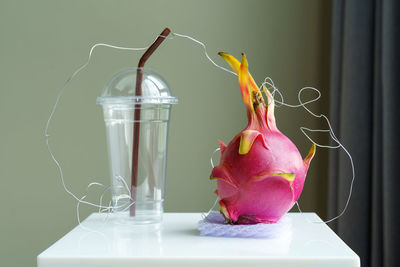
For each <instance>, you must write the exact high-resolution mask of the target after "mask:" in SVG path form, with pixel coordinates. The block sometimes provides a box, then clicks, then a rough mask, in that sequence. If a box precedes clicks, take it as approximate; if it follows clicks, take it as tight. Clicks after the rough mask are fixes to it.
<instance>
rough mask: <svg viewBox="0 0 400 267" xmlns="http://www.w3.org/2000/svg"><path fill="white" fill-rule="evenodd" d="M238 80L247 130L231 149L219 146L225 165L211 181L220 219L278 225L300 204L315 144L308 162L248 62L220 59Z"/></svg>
mask: <svg viewBox="0 0 400 267" xmlns="http://www.w3.org/2000/svg"><path fill="white" fill-rule="evenodd" d="M219 55H220V56H222V57H223V58H224V59H225V60H226V61H227V62H228V63H229V65H230V66H231V67H232V69H233V70H234V71H235V72H236V73H237V74H238V77H239V86H240V89H241V93H242V97H243V102H244V103H245V105H246V109H247V117H248V125H247V127H246V128H245V129H244V130H243V131H241V132H240V133H239V134H238V135H236V136H235V137H234V138H233V139H232V141H231V142H230V143H229V144H228V145H227V146H226V145H225V144H224V143H223V142H222V141H219V143H220V150H221V160H220V163H219V165H218V166H215V167H214V168H213V170H212V173H211V176H210V179H217V186H218V190H216V194H217V195H218V197H219V199H220V201H219V204H220V206H221V213H222V214H223V215H224V217H225V218H226V220H227V222H229V223H235V224H254V223H275V222H277V221H278V220H279V219H280V218H281V217H282V216H283V215H284V214H285V213H286V212H288V211H289V210H290V209H291V208H292V207H293V205H294V204H295V202H296V201H297V199H298V198H299V196H300V194H301V191H302V190H303V185H304V181H305V177H306V174H307V170H308V168H309V165H310V161H311V159H312V158H313V156H314V154H315V145H314V144H313V145H312V147H311V149H310V152H309V153H308V155H307V157H306V158H305V159H304V160H303V159H302V158H301V155H300V153H299V151H298V149H297V147H296V146H295V145H294V144H293V143H292V141H290V139H289V138H287V137H286V136H285V135H283V134H282V133H281V132H280V131H279V130H278V128H277V127H276V123H275V116H274V100H273V97H272V95H271V94H270V92H269V91H268V90H266V89H265V88H264V87H263V92H264V94H265V95H266V96H267V102H265V101H264V99H263V96H262V93H261V91H260V90H259V88H258V87H257V85H256V83H255V82H254V80H253V78H252V77H251V75H250V73H249V72H248V69H247V68H248V63H247V59H246V56H245V55H244V54H242V62H239V61H238V60H237V59H235V58H234V57H233V56H231V55H229V54H226V53H219Z"/></svg>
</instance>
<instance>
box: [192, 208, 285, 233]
mask: <svg viewBox="0 0 400 267" xmlns="http://www.w3.org/2000/svg"><path fill="white" fill-rule="evenodd" d="M291 225H292V223H291V219H290V218H289V217H288V216H287V215H285V216H283V217H282V218H281V219H280V220H279V222H277V223H272V224H265V223H258V224H248V225H231V224H226V223H225V219H224V217H223V216H222V215H221V214H220V213H219V212H216V211H212V212H210V214H209V215H208V216H207V217H205V218H204V219H203V220H201V221H199V224H198V229H199V231H200V235H202V236H217V237H244V238H276V237H280V236H283V235H285V233H287V232H290V231H291Z"/></svg>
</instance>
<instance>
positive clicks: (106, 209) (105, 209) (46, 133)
mask: <svg viewBox="0 0 400 267" xmlns="http://www.w3.org/2000/svg"><path fill="white" fill-rule="evenodd" d="M171 35H172V36H161V35H160V36H161V37H164V38H166V39H169V40H171V39H174V38H175V37H181V38H186V39H189V40H191V41H193V42H195V43H196V44H199V45H200V46H201V47H202V48H203V50H204V54H205V56H206V58H207V59H208V60H209V61H210V62H211V63H212V64H213V65H214V66H215V67H217V68H219V69H221V70H223V71H226V72H228V73H231V74H233V75H236V76H237V74H236V73H235V72H233V71H231V70H228V69H226V68H224V67H221V66H220V65H218V64H217V63H215V62H214V61H213V60H212V59H211V57H210V56H209V55H208V53H207V48H206V45H205V44H204V43H203V42H201V41H199V40H197V39H195V38H193V37H190V36H188V35H183V34H179V33H171ZM157 38H158V36H157ZM152 43H153V42H152ZM152 43H151V44H152ZM151 44H150V45H151ZM150 45H148V46H146V47H140V48H135V47H122V46H115V45H110V44H105V43H97V44H95V45H93V46H92V47H91V48H90V50H89V55H88V58H87V60H86V61H85V63H84V64H82V65H81V66H80V67H79V68H78V69H76V70H75V71H74V72H73V73H72V74H71V76H70V77H69V78H68V79H67V80H66V81H65V83H64V85H63V87H62V88H61V89H60V91H59V93H58V95H57V98H56V101H55V103H54V105H53V108H52V109H51V112H50V116H49V118H48V120H47V123H46V126H45V130H44V136H45V142H46V147H47V150H48V151H49V154H50V156H51V159H52V160H53V162H54V163H55V165H56V166H57V169H58V172H59V175H60V179H61V183H62V185H63V188H64V190H65V191H66V192H67V193H68V194H69V195H71V196H72V197H73V198H74V199H75V200H76V201H77V209H76V212H77V219H78V222H79V225H81V221H80V216H79V207H80V204H86V205H90V206H93V207H96V208H98V209H99V212H111V211H113V210H115V209H119V208H122V206H118V204H117V205H115V204H114V205H111V201H110V202H109V204H108V205H107V206H104V205H103V197H104V194H105V193H106V192H108V191H109V190H110V189H111V188H112V186H105V185H103V184H101V183H97V182H93V183H90V184H89V185H88V186H87V187H86V193H85V194H84V195H83V196H82V197H77V196H76V195H75V194H74V193H72V192H71V191H70V190H69V189H68V187H67V186H66V184H65V180H64V173H63V170H62V167H61V164H60V163H59V161H58V160H57V159H56V157H55V155H54V152H53V151H52V149H51V147H50V143H49V140H50V135H49V126H50V123H51V121H52V119H53V116H54V113H55V112H56V109H57V106H58V103H59V102H60V99H61V97H62V95H63V93H64V91H65V89H66V88H67V86H68V84H69V83H70V82H71V81H72V79H74V78H75V76H77V75H78V74H79V72H81V71H82V70H83V69H84V68H86V67H87V65H88V64H89V62H90V59H91V57H92V54H93V52H94V50H95V48H97V47H107V48H113V49H118V50H128V51H143V50H146V49H147V48H149V47H150ZM262 84H263V85H268V87H269V88H272V89H273V91H272V96H273V98H274V100H275V94H278V95H279V97H280V101H278V100H275V103H277V104H278V105H276V106H277V107H278V106H287V107H291V108H298V107H303V108H304V109H305V110H306V111H307V112H308V113H309V114H311V115H312V116H314V117H316V118H323V119H324V120H325V121H326V122H327V124H328V127H329V129H322V130H321V129H309V128H306V127H300V130H301V132H302V133H303V134H304V135H305V136H306V137H307V138H308V139H309V140H310V141H311V142H312V143H314V144H315V145H316V146H318V147H325V148H342V149H343V150H344V151H345V152H346V154H347V155H348V157H349V159H350V162H351V167H352V174H353V177H352V180H351V185H350V191H349V196H348V199H347V201H346V205H345V207H344V208H343V210H342V211H341V213H340V214H339V215H338V216H336V217H334V218H332V219H329V220H327V221H325V223H328V222H331V221H333V220H336V219H337V218H339V217H340V216H342V215H343V214H344V212H345V211H346V209H347V206H348V204H349V202H350V198H351V194H352V190H353V183H354V179H355V170H354V164H353V159H352V157H351V155H350V153H349V152H348V150H347V149H346V148H345V147H344V146H343V145H342V143H341V142H340V141H339V139H338V138H337V137H336V136H335V134H334V132H333V129H332V126H331V124H330V122H329V119H328V118H327V117H326V116H325V115H323V114H319V115H317V114H315V113H313V112H312V111H311V110H310V109H309V108H307V107H306V105H307V104H310V103H312V102H315V101H317V100H318V99H319V98H320V97H321V93H320V91H318V90H317V89H315V88H313V87H304V88H302V89H301V90H300V91H299V93H298V101H299V104H296V105H291V104H287V103H285V101H284V98H283V95H282V93H281V92H280V91H279V90H278V88H277V87H276V86H275V84H274V82H273V81H272V79H271V78H269V77H267V78H265V80H264V82H263V83H262ZM305 90H312V91H315V92H317V93H318V96H317V97H316V98H313V99H311V100H308V101H306V102H302V100H301V95H302V93H303V92H304V91H305ZM306 131H308V132H329V134H330V136H331V138H332V139H333V140H334V141H335V142H336V143H337V145H336V146H328V145H321V144H318V143H317V142H315V141H314V140H312V138H311V137H309V135H308V134H307V133H306ZM217 151H219V148H217V149H216V150H215V151H214V152H213V155H214V154H215V153H216V152H217ZM210 162H211V166H212V167H214V163H213V160H212V156H211V159H210ZM121 180H123V183H124V184H125V187H126V188H127V190H128V192H130V191H129V187H128V185H126V183H125V181H124V179H121ZM93 186H99V187H102V188H103V193H102V194H101V196H100V200H99V204H95V203H92V202H89V201H86V200H85V199H86V197H87V195H88V193H89V189H90V188H91V187H93ZM125 197H126V198H129V199H131V197H130V193H129V194H126V196H125ZM131 200H132V199H131ZM217 201H218V198H217V199H216V201H215V203H214V205H213V206H212V208H211V209H210V210H209V211H208V212H207V215H208V214H209V213H210V212H211V211H212V210H213V208H214V207H215V206H216V204H217ZM130 202H131V204H130V205H129V206H128V207H124V209H123V210H127V209H128V208H129V207H130V206H131V205H133V204H134V203H135V202H134V201H130ZM296 204H297V206H298V208H299V211H300V212H302V211H301V209H300V206H299V204H298V203H296Z"/></svg>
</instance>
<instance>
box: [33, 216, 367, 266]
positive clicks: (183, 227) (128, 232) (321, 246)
mask: <svg viewBox="0 0 400 267" xmlns="http://www.w3.org/2000/svg"><path fill="white" fill-rule="evenodd" d="M106 216H107V215H106V214H98V213H93V214H92V215H90V216H89V217H88V218H87V219H86V220H85V221H84V222H83V223H82V226H83V227H82V226H77V227H76V228H75V229H73V230H72V231H71V232H69V233H68V234H66V235H65V236H64V237H63V238H61V239H60V240H58V241H57V242H56V243H55V244H53V245H52V246H50V247H49V248H48V249H47V250H45V251H44V252H42V253H41V254H40V255H39V256H38V258H37V261H38V266H39V267H50V266H51V267H67V266H68V267H74V266H80V267H94V266H96V267H103V266H104V267H105V266H107V267H108V266H112V267H127V266H155V267H157V266H174V267H180V266H189V267H196V266H207V267H212V266H218V267H225V266H226V267H236V266H238V267H239V266H240V267H244V266H254V267H257V266H268V267H278V266H279V267H292V266H296V267H314V266H315V267H316V266H318V267H321V266H324V267H339V266H340V267H353V266H354V267H357V266H360V259H359V257H358V256H357V255H356V254H355V253H354V252H353V251H352V250H351V249H350V248H349V247H348V246H347V245H346V244H345V243H344V242H343V241H342V240H341V239H340V238H339V237H338V236H337V235H336V234H335V233H334V232H333V231H332V230H331V229H330V228H329V227H328V226H327V225H326V224H324V223H312V222H315V221H319V222H321V219H320V218H319V217H318V216H317V215H316V214H315V213H303V214H300V213H289V214H287V215H286V216H290V217H291V221H292V227H291V228H292V231H291V232H290V233H288V234H287V235H285V236H284V237H282V238H276V239H244V238H220V237H204V236H200V235H199V232H198V230H197V223H198V221H199V220H200V219H201V214H200V213H166V214H164V221H163V224H162V226H161V227H160V228H159V229H156V228H154V229H153V228H148V229H144V228H143V227H127V226H121V225H117V224H115V223H113V222H112V221H111V220H109V219H108V220H106Z"/></svg>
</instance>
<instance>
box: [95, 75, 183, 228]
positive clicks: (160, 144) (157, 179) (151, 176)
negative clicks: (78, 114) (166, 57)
mask: <svg viewBox="0 0 400 267" xmlns="http://www.w3.org/2000/svg"><path fill="white" fill-rule="evenodd" d="M135 84H136V69H125V70H122V71H120V72H118V73H117V74H115V75H114V76H113V77H112V78H111V79H110V81H109V82H108V84H107V85H106V87H105V88H104V90H103V93H102V95H101V97H99V98H98V99H97V103H98V104H101V105H102V107H103V112H104V120H105V124H106V132H107V144H108V155H109V162H110V175H111V192H112V205H113V211H114V213H115V214H114V215H113V216H114V217H115V218H119V217H120V219H121V221H123V222H129V223H134V224H148V223H160V222H161V220H162V214H163V202H164V196H165V177H166V164H167V143H168V124H169V118H170V110H171V104H176V103H177V99H176V98H175V97H173V96H171V92H170V90H169V89H168V86H167V84H166V83H165V81H164V80H163V79H162V78H161V77H160V76H159V75H157V74H156V73H154V72H152V71H150V70H147V69H144V75H143V83H142V94H141V95H140V96H136V95H135ZM138 110H140V118H139V119H138V118H137V117H136V119H135V111H136V113H137V111H138ZM136 127H138V130H139V139H138V140H139V142H138V145H139V148H138V158H137V159H134V160H132V157H133V155H134V153H132V152H133V135H134V132H135V128H136ZM135 161H136V162H137V170H136V172H137V184H136V186H134V185H133V186H132V184H131V177H132V162H135ZM133 171H135V170H133ZM132 205H134V209H135V212H134V216H130V212H129V210H130V209H132ZM131 215H132V213H131Z"/></svg>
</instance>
